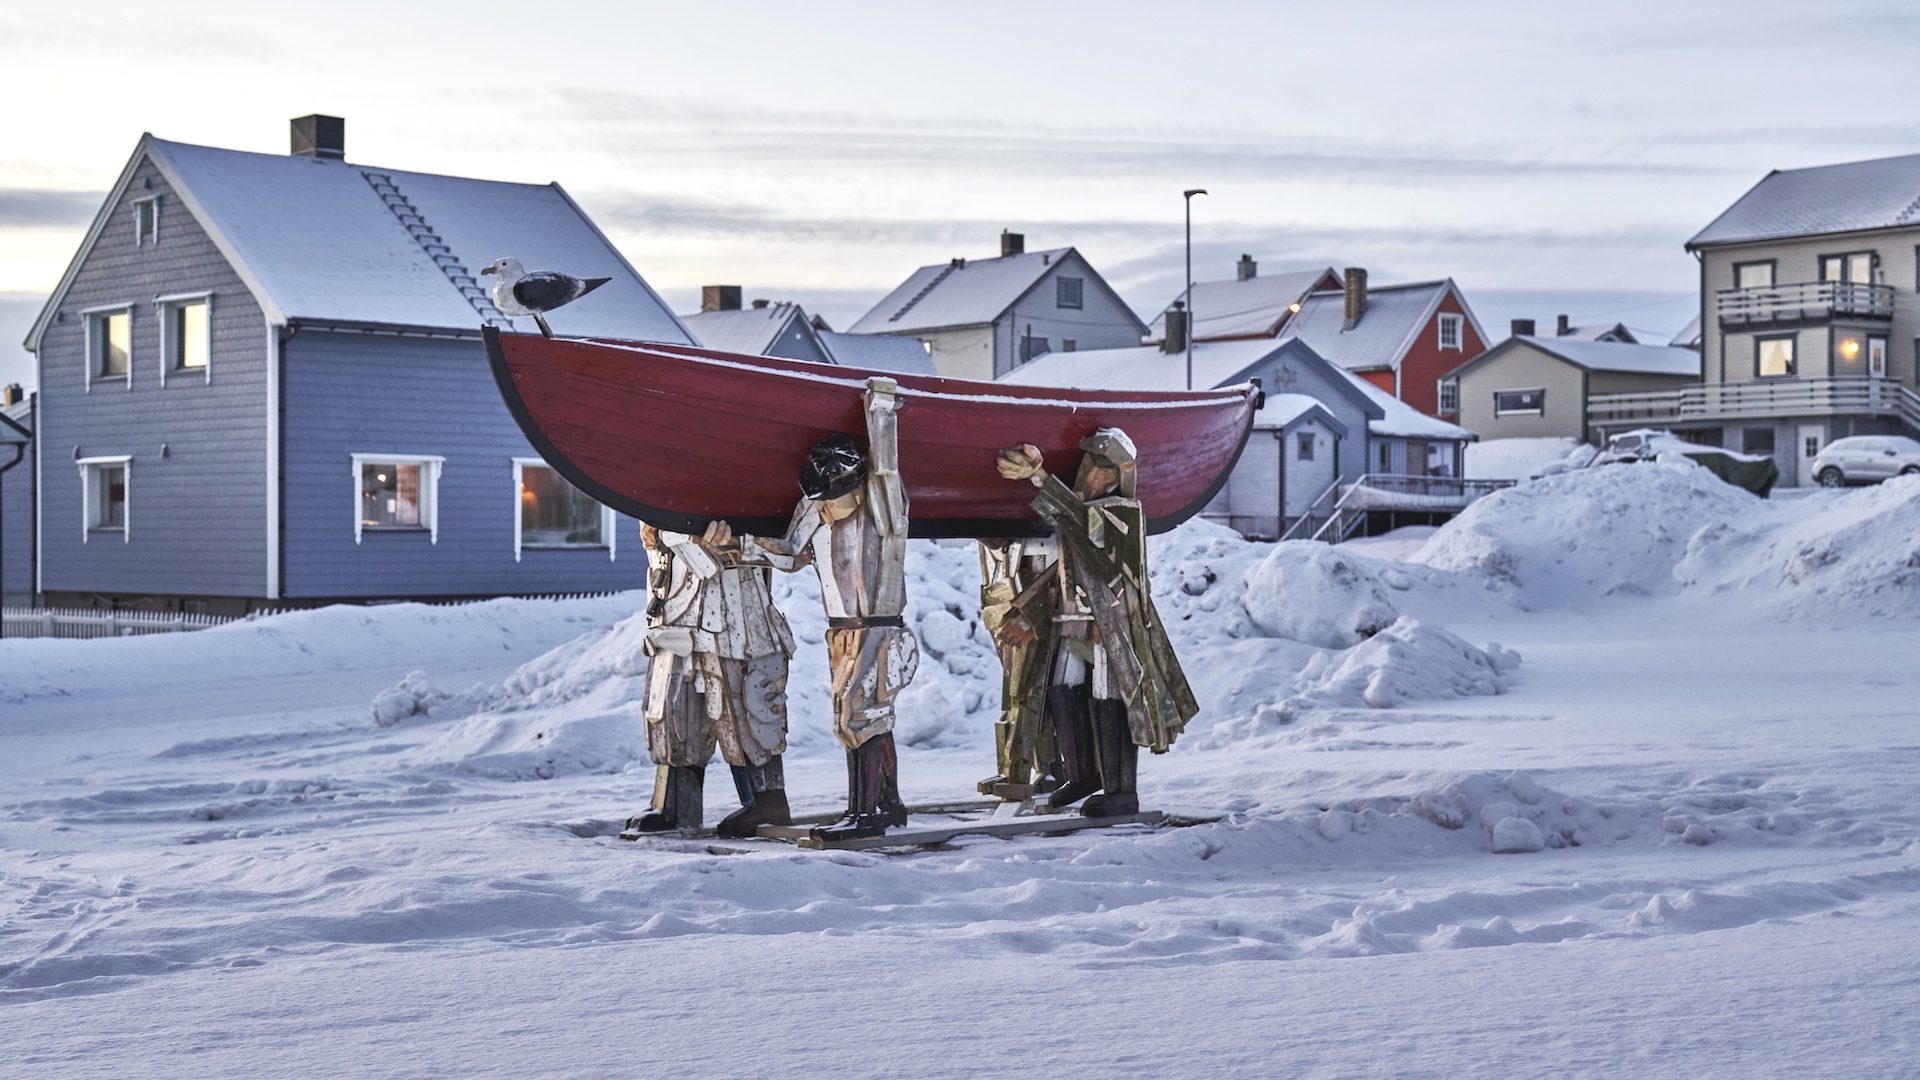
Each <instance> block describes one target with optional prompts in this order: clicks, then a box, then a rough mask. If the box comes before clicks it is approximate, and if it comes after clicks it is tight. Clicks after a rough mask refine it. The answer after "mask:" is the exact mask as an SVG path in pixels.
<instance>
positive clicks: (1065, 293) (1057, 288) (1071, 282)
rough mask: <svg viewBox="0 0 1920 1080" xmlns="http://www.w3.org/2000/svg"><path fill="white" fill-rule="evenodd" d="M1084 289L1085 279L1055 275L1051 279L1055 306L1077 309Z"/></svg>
mask: <svg viewBox="0 0 1920 1080" xmlns="http://www.w3.org/2000/svg"><path fill="white" fill-rule="evenodd" d="M1085 291H1086V279H1084V278H1077V277H1057V278H1054V279H1053V300H1054V306H1055V307H1063V308H1073V309H1075V310H1078V309H1079V308H1080V306H1081V304H1082V302H1083V300H1082V298H1083V297H1084V295H1085Z"/></svg>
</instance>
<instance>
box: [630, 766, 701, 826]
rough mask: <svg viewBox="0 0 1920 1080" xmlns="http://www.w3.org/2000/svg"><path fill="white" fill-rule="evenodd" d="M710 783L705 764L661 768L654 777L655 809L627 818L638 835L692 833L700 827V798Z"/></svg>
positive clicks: (655, 772) (656, 770) (657, 769)
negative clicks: (675, 831)
mask: <svg viewBox="0 0 1920 1080" xmlns="http://www.w3.org/2000/svg"><path fill="white" fill-rule="evenodd" d="M706 781H707V770H706V767H705V766H703V765H662V766H659V767H658V768H656V769H655V770H654V774H653V807H652V808H651V809H649V810H648V811H647V812H646V813H644V814H641V815H640V816H638V817H633V818H628V819H627V828H628V829H631V830H633V831H635V832H668V831H671V830H673V829H685V830H688V831H692V830H694V829H698V828H699V827H700V815H701V811H702V809H703V807H702V806H701V796H702V794H703V789H704V787H705V785H706Z"/></svg>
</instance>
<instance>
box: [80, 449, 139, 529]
mask: <svg viewBox="0 0 1920 1080" xmlns="http://www.w3.org/2000/svg"><path fill="white" fill-rule="evenodd" d="M79 465H80V484H81V489H82V495H83V496H84V506H85V508H86V509H85V513H86V522H85V526H86V527H85V530H84V531H83V532H82V533H81V540H82V541H85V540H87V539H88V538H90V537H92V536H93V535H94V534H95V533H114V532H117V533H119V534H120V539H121V540H122V541H125V540H126V538H127V478H128V476H129V474H130V473H131V472H132V471H133V459H132V458H130V457H98V458H81V459H80V461H79Z"/></svg>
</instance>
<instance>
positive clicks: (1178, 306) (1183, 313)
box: [1160, 300, 1187, 353]
mask: <svg viewBox="0 0 1920 1080" xmlns="http://www.w3.org/2000/svg"><path fill="white" fill-rule="evenodd" d="M1160 351H1161V352H1164V353H1178V352H1185V351H1187V304H1186V301H1184V300H1175V301H1174V302H1173V307H1171V308H1168V309H1167V332H1166V335H1165V336H1164V337H1163V338H1162V339H1161V341H1160Z"/></svg>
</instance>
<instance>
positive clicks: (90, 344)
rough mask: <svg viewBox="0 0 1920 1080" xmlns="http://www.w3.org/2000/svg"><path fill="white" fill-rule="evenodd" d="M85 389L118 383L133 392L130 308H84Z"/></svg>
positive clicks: (131, 313)
mask: <svg viewBox="0 0 1920 1080" xmlns="http://www.w3.org/2000/svg"><path fill="white" fill-rule="evenodd" d="M80 314H81V315H82V316H83V317H84V318H85V319H86V320H87V389H88V390H92V389H93V384H94V383H97V382H112V381H114V380H119V381H122V382H125V383H126V384H127V388H128V389H132V388H133V305H132V304H115V305H113V306H111V307H97V308H88V309H87V310H85V311H83V312H81V313H80Z"/></svg>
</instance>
